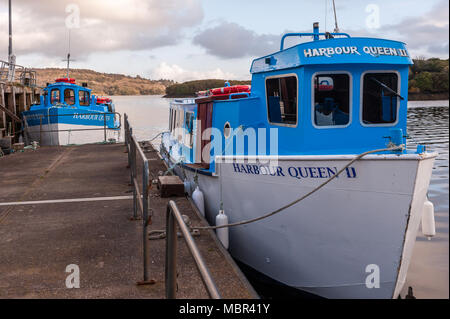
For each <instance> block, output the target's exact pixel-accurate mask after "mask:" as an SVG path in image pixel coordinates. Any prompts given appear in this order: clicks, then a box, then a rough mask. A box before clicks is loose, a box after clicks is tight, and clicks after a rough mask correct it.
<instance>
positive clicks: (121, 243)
mask: <svg viewBox="0 0 450 319" xmlns="http://www.w3.org/2000/svg"><path fill="white" fill-rule="evenodd" d="M124 151H125V146H124V145H123V144H96V145H83V146H69V147H41V148H39V149H37V150H35V151H32V150H27V151H25V152H23V153H15V154H12V155H10V156H6V157H3V158H0V176H1V178H0V298H164V297H165V284H164V263H165V240H164V239H162V240H151V241H150V244H149V245H150V259H151V266H150V277H151V278H152V279H154V280H156V284H154V285H145V286H138V285H136V282H138V281H141V280H142V279H143V256H142V221H130V220H129V219H128V218H129V217H130V216H131V215H132V210H133V207H132V199H131V198H130V197H131V196H130V195H132V193H131V190H132V188H131V186H129V181H130V176H129V169H127V154H125V153H124ZM146 155H147V157H148V158H149V159H151V160H150V170H151V174H152V175H153V176H155V175H156V174H157V172H158V171H161V170H165V168H164V165H163V163H162V161H160V160H159V159H158V157H157V153H156V152H154V151H153V150H150V151H148V152H147V153H146ZM152 159H153V160H152ZM98 197H114V199H108V200H106V199H105V200H97V201H80V202H76V201H62V202H45V203H39V204H25V203H24V204H19V205H17V204H15V205H12V204H11V205H5V203H12V202H26V201H44V200H60V199H71V200H73V199H85V198H98ZM170 199H174V198H161V197H160V196H159V192H158V191H157V190H156V189H152V190H151V191H150V208H151V210H152V211H153V224H152V225H151V227H150V230H153V229H165V219H166V206H167V203H168V201H169V200H170ZM175 201H176V203H177V205H178V207H179V209H180V211H181V213H182V214H186V215H188V216H189V217H190V218H191V220H192V221H193V223H194V224H196V225H198V224H203V223H205V222H204V220H202V219H201V218H200V217H199V215H198V213H196V212H195V210H194V209H193V208H192V206H191V203H190V201H189V200H188V199H186V198H185V197H179V198H176V199H175ZM213 236H214V235H212V233H211V232H207V231H202V232H201V235H200V236H199V237H195V241H196V243H197V245H198V247H199V249H200V252H201V254H202V256H203V258H204V260H205V262H206V265H207V266H208V268H209V270H210V272H211V274H212V276H213V278H214V280H215V282H216V284H217V287H218V290H219V292H220V293H221V295H222V297H223V298H255V297H257V295H256V293H255V292H254V290H253V288H252V287H251V286H250V284H249V283H248V282H247V280H246V279H245V277H244V276H243V275H242V273H241V272H240V270H239V269H238V268H237V266H236V265H235V264H234V262H233V260H232V259H231V257H230V256H229V255H228V252H227V251H226V250H224V249H223V247H221V246H220V245H218V242H217V240H216V239H215V238H214V237H213ZM69 264H76V265H78V266H79V269H80V288H78V289H77V288H73V289H68V288H66V278H67V276H69V275H70V273H67V272H66V267H67V265H69ZM177 264H178V272H179V276H178V292H177V298H208V294H207V292H206V290H205V288H204V286H203V283H202V280H201V278H200V275H199V273H198V271H197V268H196V266H195V263H194V260H193V258H192V257H191V255H190V253H189V251H188V249H187V246H186V245H185V244H184V241H183V240H182V239H180V240H179V245H178V263H177Z"/></svg>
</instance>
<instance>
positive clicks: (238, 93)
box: [228, 92, 250, 100]
mask: <svg viewBox="0 0 450 319" xmlns="http://www.w3.org/2000/svg"><path fill="white" fill-rule="evenodd" d="M237 95H246V96H247V97H250V93H248V92H237V93H231V94H230V95H229V96H228V99H229V100H232V97H233V96H237Z"/></svg>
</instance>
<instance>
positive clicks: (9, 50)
mask: <svg viewBox="0 0 450 319" xmlns="http://www.w3.org/2000/svg"><path fill="white" fill-rule="evenodd" d="M8 4H9V47H8V57H11V56H12V14H11V11H12V10H11V0H9V2H8ZM8 62H10V63H11V61H8Z"/></svg>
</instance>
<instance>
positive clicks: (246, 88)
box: [209, 85, 251, 95]
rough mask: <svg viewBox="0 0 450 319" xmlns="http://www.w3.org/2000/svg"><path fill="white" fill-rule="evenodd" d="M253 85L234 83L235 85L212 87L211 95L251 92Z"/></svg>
mask: <svg viewBox="0 0 450 319" xmlns="http://www.w3.org/2000/svg"><path fill="white" fill-rule="evenodd" d="M250 89H251V86H250V85H233V86H225V87H221V88H216V89H210V90H209V95H224V94H231V93H250Z"/></svg>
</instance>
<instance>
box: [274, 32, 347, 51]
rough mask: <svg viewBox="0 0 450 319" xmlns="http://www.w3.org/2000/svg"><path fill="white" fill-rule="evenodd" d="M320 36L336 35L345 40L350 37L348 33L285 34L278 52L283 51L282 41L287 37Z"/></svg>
mask: <svg viewBox="0 0 450 319" xmlns="http://www.w3.org/2000/svg"><path fill="white" fill-rule="evenodd" d="M320 35H323V36H328V35H333V36H335V35H337V36H344V37H347V38H350V35H349V34H348V33H342V32H340V33H329V32H320V33H314V32H307V33H286V34H284V35H283V37H282V38H281V44H280V51H283V50H284V40H285V39H286V38H287V37H309V36H310V37H318V36H320Z"/></svg>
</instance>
